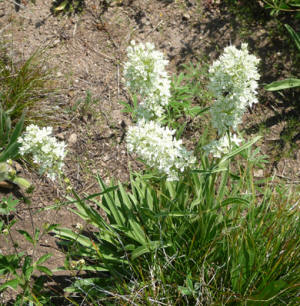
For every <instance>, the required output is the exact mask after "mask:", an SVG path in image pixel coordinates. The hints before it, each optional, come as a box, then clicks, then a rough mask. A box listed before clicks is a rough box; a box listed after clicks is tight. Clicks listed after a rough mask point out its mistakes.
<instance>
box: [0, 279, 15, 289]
mask: <svg viewBox="0 0 300 306" xmlns="http://www.w3.org/2000/svg"><path fill="white" fill-rule="evenodd" d="M18 285H19V280H18V279H16V278H14V279H11V280H9V281H7V282H5V283H4V284H2V285H1V286H0V291H2V290H4V289H7V288H11V289H14V290H16V289H17V287H18Z"/></svg>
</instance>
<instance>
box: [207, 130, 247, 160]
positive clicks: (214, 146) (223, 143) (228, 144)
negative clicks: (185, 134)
mask: <svg viewBox="0 0 300 306" xmlns="http://www.w3.org/2000/svg"><path fill="white" fill-rule="evenodd" d="M242 141H243V140H242V139H241V138H238V137H237V136H236V135H235V134H230V136H229V137H228V134H225V135H224V136H223V137H222V138H220V139H219V140H214V141H212V142H211V143H209V144H208V145H206V146H204V148H203V149H204V151H206V153H207V154H209V153H211V154H212V155H213V157H216V158H221V157H222V155H223V154H227V153H229V152H231V151H232V149H233V148H234V147H235V146H239V144H240V143H241V142H242Z"/></svg>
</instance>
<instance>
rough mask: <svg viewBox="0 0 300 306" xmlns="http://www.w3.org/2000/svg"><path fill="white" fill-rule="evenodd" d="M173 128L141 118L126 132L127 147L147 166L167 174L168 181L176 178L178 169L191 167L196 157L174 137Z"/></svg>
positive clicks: (181, 170)
mask: <svg viewBox="0 0 300 306" xmlns="http://www.w3.org/2000/svg"><path fill="white" fill-rule="evenodd" d="M174 134H175V130H170V129H169V128H168V127H162V126H161V125H160V124H159V123H158V122H155V121H146V120H144V119H141V120H139V121H138V124H137V125H136V126H131V127H130V128H129V130H128V133H127V137H126V140H127V148H128V151H129V152H132V153H136V154H137V155H138V156H140V157H141V158H142V159H143V160H144V161H145V162H146V163H147V165H148V166H150V167H155V168H156V169H158V170H159V171H160V172H161V173H165V174H167V176H168V178H167V179H168V180H169V181H175V180H178V171H180V172H183V171H184V170H185V169H186V168H188V167H192V166H193V164H195V162H196V159H195V157H194V156H193V155H192V153H191V152H189V151H187V150H186V149H185V148H184V147H183V146H182V141H181V140H176V139H175V138H174Z"/></svg>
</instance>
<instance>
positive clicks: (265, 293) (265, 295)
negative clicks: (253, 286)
mask: <svg viewBox="0 0 300 306" xmlns="http://www.w3.org/2000/svg"><path fill="white" fill-rule="evenodd" d="M287 287H288V283H286V282H285V281H284V280H282V279H280V280H277V281H273V282H270V283H269V284H268V285H267V286H266V287H264V288H263V289H262V291H261V292H259V293H258V294H257V295H255V296H253V297H250V298H248V299H247V305H267V303H264V304H262V301H265V302H268V301H269V300H271V299H272V298H273V297H275V296H276V295H278V294H279V293H280V291H282V290H284V289H285V288H287ZM255 300H257V301H255ZM257 302H258V303H259V304H257Z"/></svg>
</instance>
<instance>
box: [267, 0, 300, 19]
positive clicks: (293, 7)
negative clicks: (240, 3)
mask: <svg viewBox="0 0 300 306" xmlns="http://www.w3.org/2000/svg"><path fill="white" fill-rule="evenodd" d="M262 1H263V2H264V5H265V8H266V9H270V10H271V13H270V14H271V15H272V16H278V15H279V14H280V13H282V12H300V3H299V0H262Z"/></svg>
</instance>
